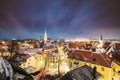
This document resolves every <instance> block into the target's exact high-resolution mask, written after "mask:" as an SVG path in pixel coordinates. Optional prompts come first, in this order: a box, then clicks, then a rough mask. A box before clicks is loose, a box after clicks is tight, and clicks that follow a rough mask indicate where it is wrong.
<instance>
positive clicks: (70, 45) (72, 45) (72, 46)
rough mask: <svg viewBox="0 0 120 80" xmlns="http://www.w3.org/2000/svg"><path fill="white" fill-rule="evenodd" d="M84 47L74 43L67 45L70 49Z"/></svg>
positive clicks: (82, 44)
mask: <svg viewBox="0 0 120 80" xmlns="http://www.w3.org/2000/svg"><path fill="white" fill-rule="evenodd" d="M83 46H84V43H81V42H74V43H69V47H70V48H77V47H78V48H81V47H83Z"/></svg>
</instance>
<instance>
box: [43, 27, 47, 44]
mask: <svg viewBox="0 0 120 80" xmlns="http://www.w3.org/2000/svg"><path fill="white" fill-rule="evenodd" d="M44 43H47V31H46V28H45V33H44Z"/></svg>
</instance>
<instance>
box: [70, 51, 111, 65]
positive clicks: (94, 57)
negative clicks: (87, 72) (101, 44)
mask: <svg viewBox="0 0 120 80" xmlns="http://www.w3.org/2000/svg"><path fill="white" fill-rule="evenodd" d="M68 57H69V58H72V59H76V60H80V61H83V62H88V63H92V64H97V65H101V66H105V67H111V63H112V60H111V59H110V58H108V57H107V55H105V54H97V53H91V52H89V51H80V50H75V51H73V52H72V53H70V54H69V56H68Z"/></svg>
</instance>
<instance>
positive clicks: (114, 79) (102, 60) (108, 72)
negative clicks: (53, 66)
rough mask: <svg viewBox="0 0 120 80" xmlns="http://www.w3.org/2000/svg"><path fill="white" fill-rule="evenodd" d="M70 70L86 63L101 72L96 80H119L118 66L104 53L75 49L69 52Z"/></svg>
mask: <svg viewBox="0 0 120 80" xmlns="http://www.w3.org/2000/svg"><path fill="white" fill-rule="evenodd" d="M69 62H70V65H69V66H70V68H71V70H73V69H75V68H78V67H82V66H84V65H88V66H89V67H91V68H93V70H95V71H96V72H99V73H100V74H101V77H100V78H99V79H98V80H120V66H119V65H118V64H116V63H115V62H114V61H112V59H110V58H108V57H107V56H106V55H105V54H97V53H91V52H89V51H79V50H75V51H73V52H72V53H70V54H69Z"/></svg>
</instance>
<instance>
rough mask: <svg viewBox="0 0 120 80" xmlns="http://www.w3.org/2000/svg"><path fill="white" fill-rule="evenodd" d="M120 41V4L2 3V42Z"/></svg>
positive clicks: (75, 0)
mask: <svg viewBox="0 0 120 80" xmlns="http://www.w3.org/2000/svg"><path fill="white" fill-rule="evenodd" d="M45 27H46V29H47V33H48V36H49V37H50V38H53V39H61V38H64V39H67V38H70V39H71V38H90V39H94V38H99V36H100V35H101V34H103V36H104V38H106V39H108V38H114V39H120V28H119V27H120V0H0V39H5V38H6V39H12V38H17V37H18V36H20V37H21V38H34V39H39V38H40V35H41V36H42V37H43V34H44V30H45Z"/></svg>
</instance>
